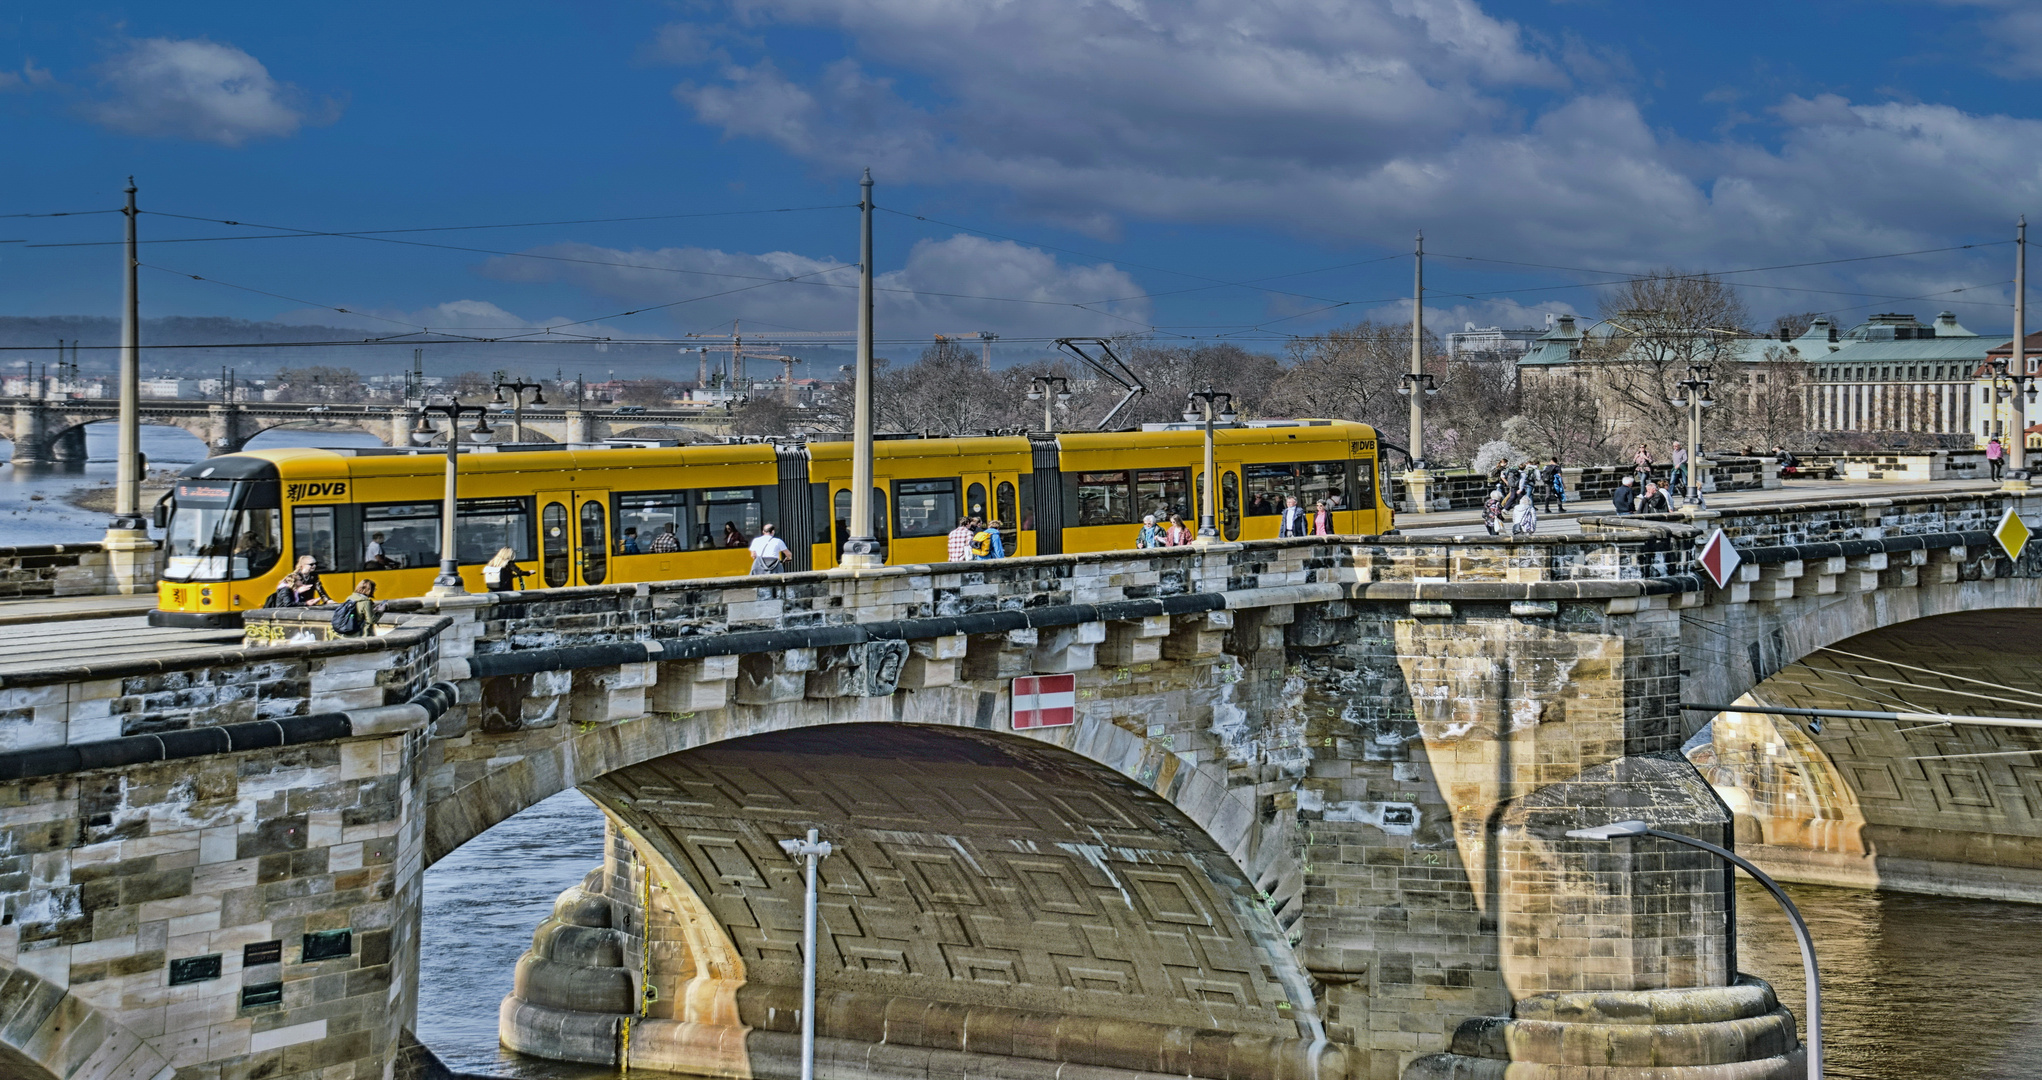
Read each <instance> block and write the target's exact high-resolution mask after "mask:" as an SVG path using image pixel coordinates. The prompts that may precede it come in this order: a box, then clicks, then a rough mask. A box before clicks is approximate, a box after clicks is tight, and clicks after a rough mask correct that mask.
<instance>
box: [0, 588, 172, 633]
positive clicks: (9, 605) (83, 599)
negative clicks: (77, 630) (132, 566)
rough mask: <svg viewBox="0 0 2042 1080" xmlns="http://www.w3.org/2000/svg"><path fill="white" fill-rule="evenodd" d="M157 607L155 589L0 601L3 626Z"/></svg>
mask: <svg viewBox="0 0 2042 1080" xmlns="http://www.w3.org/2000/svg"><path fill="white" fill-rule="evenodd" d="M155 606H156V594H155V593H154V592H149V593H138V594H136V595H134V596H39V597H35V598H33V599H24V600H0V626H20V625H23V624H32V623H49V622H69V621H71V620H74V619H113V618H119V617H122V616H127V615H141V614H144V613H146V612H148V611H149V610H151V609H152V608H154V607H155Z"/></svg>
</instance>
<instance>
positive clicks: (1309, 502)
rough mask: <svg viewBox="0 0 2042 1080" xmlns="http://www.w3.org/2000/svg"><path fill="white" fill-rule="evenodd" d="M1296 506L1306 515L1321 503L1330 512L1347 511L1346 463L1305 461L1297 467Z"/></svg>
mask: <svg viewBox="0 0 2042 1080" xmlns="http://www.w3.org/2000/svg"><path fill="white" fill-rule="evenodd" d="M1297 471H1298V505H1299V506H1302V507H1304V508H1305V511H1306V512H1307V513H1309V512H1311V511H1313V510H1315V509H1317V508H1318V505H1319V503H1320V502H1321V501H1323V502H1325V504H1326V506H1327V508H1329V509H1332V510H1345V509H1347V505H1346V504H1347V463H1346V462H1344V461H1307V462H1304V463H1302V464H1300V465H1298V466H1297Z"/></svg>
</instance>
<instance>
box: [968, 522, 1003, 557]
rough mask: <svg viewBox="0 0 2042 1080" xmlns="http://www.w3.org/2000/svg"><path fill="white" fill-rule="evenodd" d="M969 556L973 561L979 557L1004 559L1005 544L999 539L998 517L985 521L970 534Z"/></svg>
mask: <svg viewBox="0 0 2042 1080" xmlns="http://www.w3.org/2000/svg"><path fill="white" fill-rule="evenodd" d="M971 557H972V560H973V561H974V562H976V561H978V560H980V559H1004V558H1006V557H1007V546H1006V544H1004V543H1003V542H1001V540H1000V519H999V518H994V519H993V520H991V521H988V522H986V523H985V524H984V525H983V526H981V527H980V528H979V531H978V532H975V533H973V534H972V536H971Z"/></svg>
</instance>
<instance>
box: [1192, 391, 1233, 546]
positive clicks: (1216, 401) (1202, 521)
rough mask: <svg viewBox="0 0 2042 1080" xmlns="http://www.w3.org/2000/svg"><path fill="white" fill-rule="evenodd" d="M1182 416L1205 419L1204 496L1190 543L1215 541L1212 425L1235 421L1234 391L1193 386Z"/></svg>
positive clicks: (1217, 533) (1217, 501)
mask: <svg viewBox="0 0 2042 1080" xmlns="http://www.w3.org/2000/svg"><path fill="white" fill-rule="evenodd" d="M1184 419H1185V421H1186V422H1188V423H1193V424H1196V423H1198V422H1199V421H1200V420H1201V419H1202V420H1204V421H1205V492H1204V495H1205V498H1203V499H1201V500H1199V506H1198V538H1197V539H1196V540H1194V541H1192V543H1195V544H1213V543H1218V542H1219V538H1220V530H1219V520H1220V509H1219V508H1220V478H1219V469H1218V467H1217V466H1216V465H1215V463H1214V462H1215V459H1216V456H1217V455H1215V454H1214V452H1213V441H1212V425H1213V420H1214V419H1218V420H1219V422H1220V423H1222V424H1231V423H1233V422H1234V419H1235V413H1234V395H1232V394H1229V393H1227V392H1226V391H1224V390H1214V389H1213V388H1212V387H1211V386H1209V385H1208V386H1207V387H1206V388H1205V389H1203V390H1193V391H1192V392H1191V395H1190V398H1189V399H1188V400H1187V402H1186V405H1185V409H1184Z"/></svg>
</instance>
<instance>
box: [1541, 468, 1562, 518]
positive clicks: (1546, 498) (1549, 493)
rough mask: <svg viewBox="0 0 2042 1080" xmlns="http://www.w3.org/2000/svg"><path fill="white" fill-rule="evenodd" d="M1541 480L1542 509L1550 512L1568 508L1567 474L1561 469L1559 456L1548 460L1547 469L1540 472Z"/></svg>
mask: <svg viewBox="0 0 2042 1080" xmlns="http://www.w3.org/2000/svg"><path fill="white" fill-rule="evenodd" d="M1539 480H1540V485H1539V491H1540V494H1541V495H1542V496H1543V498H1541V499H1540V500H1539V501H1540V502H1541V503H1542V504H1543V506H1542V509H1544V510H1545V511H1546V512H1547V513H1549V514H1551V513H1557V512H1558V511H1561V510H1565V509H1567V474H1566V473H1565V472H1563V471H1561V469H1560V459H1559V458H1558V457H1552V458H1548V459H1547V460H1546V468H1545V471H1544V472H1542V473H1540V474H1539Z"/></svg>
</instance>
